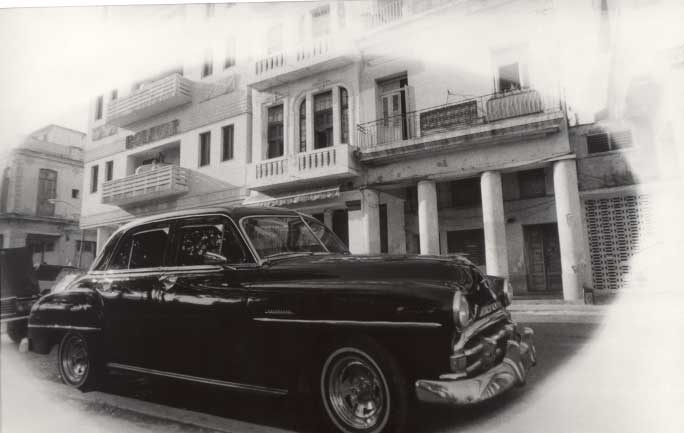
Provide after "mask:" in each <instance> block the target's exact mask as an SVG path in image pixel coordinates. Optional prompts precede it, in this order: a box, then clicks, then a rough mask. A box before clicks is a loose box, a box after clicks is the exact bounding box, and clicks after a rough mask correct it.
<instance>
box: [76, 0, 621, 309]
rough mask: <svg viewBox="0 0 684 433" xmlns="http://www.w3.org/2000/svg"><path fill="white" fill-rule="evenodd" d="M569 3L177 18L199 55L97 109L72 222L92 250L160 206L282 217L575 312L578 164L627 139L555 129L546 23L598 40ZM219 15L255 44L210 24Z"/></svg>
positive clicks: (262, 8) (555, 75)
mask: <svg viewBox="0 0 684 433" xmlns="http://www.w3.org/2000/svg"><path fill="white" fill-rule="evenodd" d="M570 3H571V4H570V5H569V4H566V2H549V1H544V0H517V1H497V0H489V1H471V0H458V1H446V0H431V1H428V0H377V1H374V2H325V1H321V2H315V3H311V2H302V3H299V2H298V3H295V4H292V3H290V4H287V5H285V4H269V5H268V6H267V7H266V5H262V4H240V5H235V6H231V7H229V8H228V7H225V5H216V6H211V7H194V8H192V7H185V8H184V13H183V16H184V18H183V19H187V17H188V16H194V15H193V14H205V17H204V18H203V19H204V20H206V23H208V24H207V25H208V26H210V27H211V28H213V29H215V33H214V34H213V36H212V37H213V38H214V42H213V46H214V47H215V48H214V50H213V51H211V50H208V48H207V47H198V48H197V50H199V51H201V52H203V53H205V54H204V57H201V56H200V58H198V57H197V56H195V57H192V56H190V58H189V60H187V61H185V63H184V64H182V65H179V66H178V67H177V68H174V69H172V70H169V71H166V72H164V73H162V74H158V75H155V76H150V77H148V78H147V79H145V80H142V81H139V82H136V83H133V84H132V85H130V86H128V87H126V88H123V87H119V88H117V89H110V90H108V91H107V92H106V93H103V94H102V95H101V96H98V97H97V99H96V100H95V102H94V104H93V107H92V110H91V119H90V120H91V124H90V127H89V140H88V147H87V150H86V179H85V187H84V190H85V191H86V192H85V197H84V201H83V218H82V226H83V227H85V228H97V230H98V240H99V241H100V243H101V241H102V240H103V239H105V238H106V237H107V236H108V234H109V233H111V230H112V229H113V228H114V227H116V226H117V225H118V224H121V223H123V222H125V221H128V220H130V219H131V218H133V217H135V216H139V215H147V214H150V213H155V212H160V211H162V210H173V209H183V208H190V207H196V206H200V205H208V204H239V203H244V204H251V205H257V206H273V205H278V206H286V207H291V208H296V209H299V210H302V211H306V212H308V213H311V214H313V215H315V216H317V217H318V218H320V219H321V220H322V221H324V222H325V223H326V224H327V225H329V226H330V227H332V228H333V230H335V232H337V233H338V234H339V235H340V237H341V238H342V239H343V240H344V241H345V242H347V243H348V245H349V248H350V250H351V251H352V252H354V253H394V254H404V253H419V254H444V255H446V254H450V253H457V252H458V253H465V254H467V255H468V257H469V258H470V259H471V260H472V261H473V262H474V263H475V264H477V265H478V266H482V267H483V268H486V271H487V272H488V273H490V274H494V275H499V276H504V277H506V278H508V279H509V280H510V282H511V283H512V286H513V288H514V292H515V294H516V295H530V296H551V297H563V298H565V299H579V298H581V297H582V296H583V290H584V289H585V288H588V287H592V284H593V282H596V281H597V280H596V278H593V279H592V270H593V268H594V267H593V263H592V262H591V260H590V251H591V257H593V256H594V250H590V243H591V242H594V240H593V238H591V236H592V232H591V230H592V229H590V230H589V231H588V230H587V226H586V224H585V214H587V213H588V212H591V209H590V208H591V206H594V204H593V202H592V200H595V199H596V197H598V196H597V195H594V196H591V197H589V196H588V195H587V194H588V193H587V191H589V190H593V189H596V188H599V187H597V186H596V185H594V184H592V183H591V180H592V179H594V177H595V174H596V173H595V171H596V170H600V169H597V168H596V167H595V166H594V165H593V164H595V163H597V164H603V163H604V161H603V159H602V158H604V157H608V158H609V159H611V158H616V156H615V155H617V153H610V151H611V150H612V149H613V147H615V146H624V145H625V143H628V142H631V140H632V132H631V130H629V131H628V132H623V131H624V129H625V128H623V127H621V126H620V125H619V124H618V123H617V122H612V123H610V125H608V124H605V125H584V126H577V127H574V128H572V131H571V130H570V129H571V128H570V127H569V123H568V114H567V113H568V108H567V107H566V104H565V101H564V98H563V92H562V89H563V88H564V86H567V85H568V83H567V82H566V80H567V78H568V77H567V74H564V73H563V71H564V70H565V69H566V67H567V62H568V60H567V59H566V57H565V56H564V53H565V52H566V51H567V44H568V43H570V42H573V41H571V40H570V39H568V38H567V36H566V34H565V33H564V32H563V29H564V28H566V26H567V23H566V21H567V20H564V18H563V13H565V12H567V10H569V9H567V8H570V6H572V10H573V11H577V10H578V8H579V10H583V11H585V12H586V16H587V17H590V18H591V19H593V20H595V23H593V24H592V26H593V27H592V26H590V28H594V27H595V28H597V29H598V28H599V27H600V25H599V24H600V7H601V5H602V2H596V1H592V0H586V1H582V2H570ZM236 16H237V17H240V18H239V19H240V20H243V21H245V22H250V23H253V24H254V28H255V29H256V28H258V31H257V30H254V31H250V32H240V31H236V30H235V28H234V27H232V26H221V25H215V24H212V23H220V22H222V20H228V19H234V18H235V17H236ZM230 17H232V18H230ZM257 24H258V25H257ZM594 24H595V25H594ZM493 29H495V30H496V31H492V30H493ZM231 31H233V33H231ZM203 43H205V42H203ZM573 43H574V42H573ZM574 49H576V46H574ZM574 123H575V122H574V120H573V124H574ZM601 134H603V135H601ZM606 134H607V135H606ZM585 136H588V137H587V138H586V139H585ZM594 136H596V137H594ZM599 136H600V137H599ZM606 137H607V138H606ZM601 140H603V141H601ZM599 142H600V143H599ZM605 145H607V146H608V151H609V152H608V155H601V156H598V155H596V154H598V153H602V152H603V150H601V151H600V152H598V151H597V152H594V151H593V150H595V149H599V148H600V149H603V148H602V147H601V146H605ZM611 146H613V147H611ZM611 155H612V156H611ZM578 158H579V162H578ZM605 163H606V164H609V165H610V166H618V165H619V164H618V163H617V162H615V161H613V160H612V159H611V160H610V161H607V162H605ZM578 164H579V170H580V178H579V182H578ZM615 176H617V177H620V176H621V175H615ZM624 176H627V175H624ZM624 176H623V177H624ZM619 182H622V181H619ZM605 187H608V188H610V187H611V186H606V185H604V184H602V185H601V186H600V188H605ZM592 218H593V217H592ZM592 245H593V244H592Z"/></svg>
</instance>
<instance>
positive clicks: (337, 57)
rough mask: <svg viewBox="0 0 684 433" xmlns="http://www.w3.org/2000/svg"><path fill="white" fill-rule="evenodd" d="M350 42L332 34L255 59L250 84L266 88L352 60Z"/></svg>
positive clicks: (352, 52) (259, 88) (352, 51)
mask: <svg viewBox="0 0 684 433" xmlns="http://www.w3.org/2000/svg"><path fill="white" fill-rule="evenodd" d="M353 55H354V49H353V46H352V45H351V43H345V42H343V40H342V39H340V38H338V39H334V38H333V37H331V36H330V35H328V36H324V37H320V38H317V39H314V40H312V41H309V42H307V43H305V44H303V45H301V46H299V47H297V48H295V49H292V50H286V51H281V52H278V53H274V54H269V55H268V56H264V57H263V58H260V59H257V60H256V61H255V62H254V69H253V75H252V76H251V77H249V84H250V85H251V86H252V87H254V88H256V89H257V90H264V89H266V88H268V87H270V86H272V85H274V84H279V83H283V82H288V81H293V80H296V79H299V78H301V77H302V76H305V75H310V74H312V73H317V72H323V71H326V70H328V69H332V68H337V67H340V66H343V65H344V64H347V63H349V62H351V61H352V56H353Z"/></svg>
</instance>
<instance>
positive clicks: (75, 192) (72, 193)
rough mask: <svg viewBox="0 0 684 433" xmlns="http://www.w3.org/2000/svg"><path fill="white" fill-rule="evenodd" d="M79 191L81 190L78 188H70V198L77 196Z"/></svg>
mask: <svg viewBox="0 0 684 433" xmlns="http://www.w3.org/2000/svg"><path fill="white" fill-rule="evenodd" d="M80 192H81V191H79V190H77V189H72V190H71V198H78V196H79V194H80Z"/></svg>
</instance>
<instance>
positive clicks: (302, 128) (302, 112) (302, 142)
mask: <svg viewBox="0 0 684 433" xmlns="http://www.w3.org/2000/svg"><path fill="white" fill-rule="evenodd" d="M299 151H300V152H306V99H304V100H303V101H302V103H301V104H300V105H299Z"/></svg>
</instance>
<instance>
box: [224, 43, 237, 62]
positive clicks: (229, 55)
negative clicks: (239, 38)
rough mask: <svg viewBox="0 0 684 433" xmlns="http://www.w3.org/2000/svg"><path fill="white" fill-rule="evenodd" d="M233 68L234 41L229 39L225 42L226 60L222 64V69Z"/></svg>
mask: <svg viewBox="0 0 684 433" xmlns="http://www.w3.org/2000/svg"><path fill="white" fill-rule="evenodd" d="M232 66H235V39H234V38H230V39H229V40H228V42H226V60H225V61H224V62H223V69H228V68H230V67H232Z"/></svg>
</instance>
